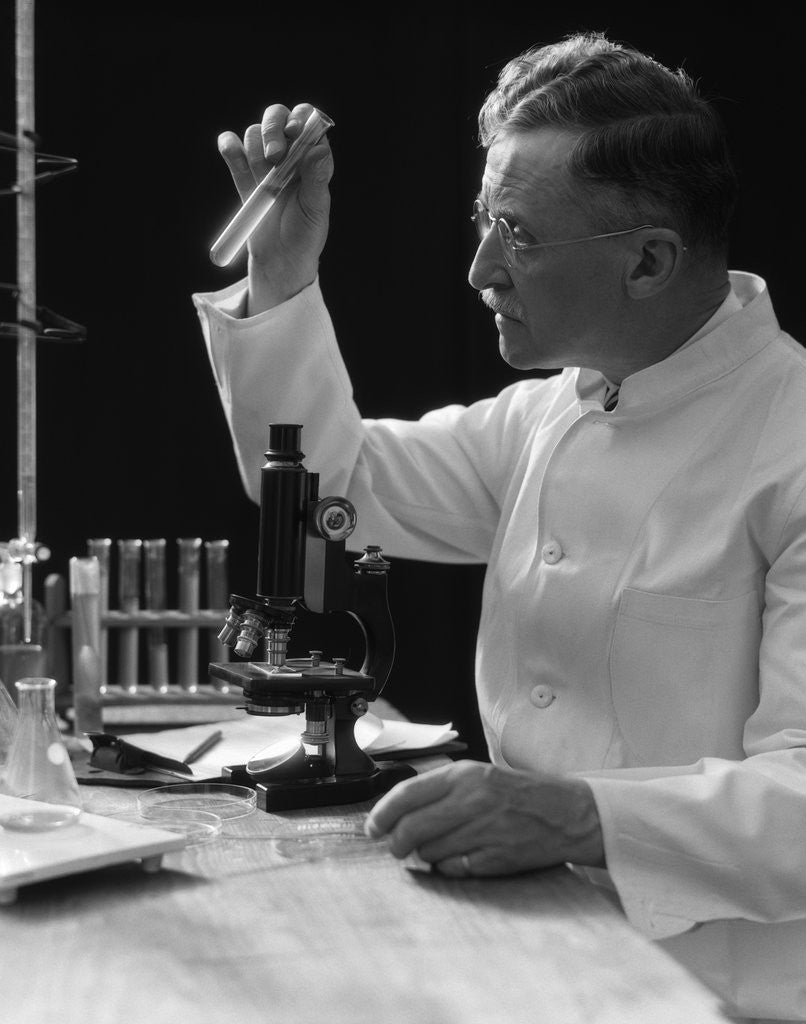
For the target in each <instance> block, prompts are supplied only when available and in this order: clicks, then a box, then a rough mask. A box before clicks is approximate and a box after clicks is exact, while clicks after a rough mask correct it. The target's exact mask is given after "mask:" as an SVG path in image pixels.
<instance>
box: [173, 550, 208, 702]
mask: <svg viewBox="0 0 806 1024" xmlns="http://www.w3.org/2000/svg"><path fill="white" fill-rule="evenodd" d="M176 543H177V544H178V546H179V610H180V612H187V613H188V614H190V615H193V614H194V613H195V612H198V610H199V579H200V572H199V570H200V554H201V544H202V542H201V537H180V538H179V539H178V540H177V542H176ZM177 677H178V679H179V685H180V686H181V687H182V689H183V690H187V691H188V692H190V693H195V692H196V690H197V689H198V685H199V630H198V628H197V627H192V626H185V627H183V628H182V629H180V630H179V645H178V650H177Z"/></svg>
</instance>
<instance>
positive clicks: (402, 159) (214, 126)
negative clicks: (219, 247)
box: [0, 0, 806, 756]
mask: <svg viewBox="0 0 806 1024" xmlns="http://www.w3.org/2000/svg"><path fill="white" fill-rule="evenodd" d="M12 8H13V5H12V4H11V3H10V2H7V3H6V4H5V6H4V9H3V11H2V14H0V46H1V49H0V62H2V67H3V79H2V84H1V85H0V128H3V129H5V130H7V131H13V130H14V59H13V50H14V48H13V30H14V18H13V9H12ZM501 10H502V8H499V7H491V8H490V9H488V10H487V11H486V12H485V13H484V15H483V17H482V16H481V12H480V11H477V12H476V13H475V14H470V13H468V12H467V11H466V10H465V9H464V6H463V5H459V4H452V5H451V4H448V5H442V6H439V5H432V6H426V5H411V4H409V5H403V4H399V5H396V6H392V5H389V6H386V7H384V6H383V5H380V4H378V5H376V6H374V7H366V8H364V7H361V6H360V5H355V4H351V5H338V4H336V5H333V6H331V7H330V8H324V7H316V6H314V7H311V6H310V5H308V6H305V5H299V6H294V5H286V7H285V8H282V9H280V8H279V7H273V6H272V5H269V4H265V3H260V4H259V3H243V2H240V3H239V2H230V3H221V4H219V5H218V6H217V9H215V10H211V9H210V8H209V7H200V6H199V5H185V4H181V3H173V4H172V3H168V2H164V3H162V4H156V3H151V2H148V3H141V4H138V5H131V6H129V5H122V6H121V7H118V6H117V5H114V4H108V5H100V4H99V5H97V6H93V5H91V4H88V3H84V4H78V3H74V4H69V3H56V2H45V0H40V2H39V4H38V5H37V130H38V132H39V134H40V135H41V137H42V147H43V148H44V149H45V150H47V151H49V152H57V153H64V154H67V155H70V156H74V157H77V158H78V159H79V161H80V171H79V172H78V174H76V175H73V176H70V177H66V178H64V179H63V180H61V181H58V182H55V183H52V184H50V185H47V186H45V187H43V188H42V190H41V192H40V194H39V198H38V205H37V221H38V296H39V301H40V302H41V303H44V304H45V305H47V306H49V307H51V308H54V309H56V310H57V311H59V312H61V313H63V314H65V315H67V316H69V317H72V318H74V319H76V320H78V321H80V322H82V323H85V324H86V325H87V327H88V331H89V338H88V341H87V342H86V344H84V345H82V346H61V347H60V346H58V345H55V344H52V345H45V346H41V347H40V355H39V403H40V414H39V530H38V535H39V538H40V539H41V540H42V542H43V543H46V544H47V545H48V546H49V547H50V548H51V549H52V551H53V557H52V560H51V562H50V563H49V564H48V565H47V566H45V567H41V568H39V569H37V576H36V579H37V588H41V583H42V580H43V578H44V576H45V574H46V573H47V572H52V571H56V572H66V569H67V562H68V559H69V557H70V556H71V555H73V554H82V553H83V552H84V540H85V538H87V537H90V536H102V535H103V536H110V537H113V538H117V537H124V536H132V537H134V536H139V537H154V536H165V537H167V538H169V540H172V539H173V538H175V537H179V536H193V535H197V536H201V537H204V538H206V539H208V538H215V537H228V538H230V541H231V564H232V585H233V588H234V589H240V590H242V591H245V592H248V591H250V590H251V589H252V588H253V584H254V575H255V570H254V560H255V541H256V525H257V510H256V508H255V507H254V506H252V505H251V503H250V502H249V501H248V500H247V498H246V497H245V495H244V493H243V491H242V489H241V485H240V482H239V479H238V476H237V472H236V469H235V464H234V459H233V457H232V452H231V447H230V441H229V435H228V432H227V428H226V425H225V422H224V418H223V414H222V412H221V410H220V407H219V403H218V398H217V394H216V392H215V389H214V386H213V383H212V378H211V375H210V372H209V367H208V364H207V357H206V354H205V352H204V350H203V346H202V343H201V337H200V332H199V329H198V323H197V320H196V316H195V312H194V310H193V307H192V305H191V302H190V293H191V292H192V291H195V290H209V289H214V288H217V287H219V286H222V285H225V284H227V283H229V282H230V281H232V280H234V279H235V278H236V277H237V276H239V275H238V270H237V269H236V270H228V271H222V270H220V269H218V268H216V267H214V266H213V265H212V264H211V263H210V262H209V260H208V257H207V249H208V246H209V243H210V242H211V240H212V239H213V238H214V237H215V236H216V235H217V233H218V231H219V230H220V228H221V226H222V225H223V223H225V222H226V220H227V219H228V218H229V216H230V215H231V214H232V212H233V211H234V199H233V193H232V190H231V185H230V181H229V176H228V173H227V171H226V168H225V167H224V165H223V163H222V162H221V160H220V158H219V157H218V155H217V152H216V145H215V140H216V136H217V135H218V133H219V132H220V131H222V130H224V129H225V128H232V129H234V130H237V131H239V132H240V131H242V130H243V129H244V128H245V126H246V125H247V124H248V123H250V121H254V120H259V119H260V115H261V113H262V110H263V107H264V106H265V105H266V104H267V103H268V102H272V101H282V102H285V103H287V104H291V105H292V104H294V103H295V102H298V101H300V100H303V99H306V100H310V101H311V102H313V103H315V104H317V105H318V106H321V107H322V108H323V109H324V110H326V111H327V112H328V113H329V114H330V115H331V116H332V117H333V118H334V119H335V122H336V127H335V128H334V129H333V130H332V132H331V142H332V146H333V149H334V152H335V157H336V162H337V170H336V175H335V178H334V180H333V186H332V190H333V220H332V230H331V235H330V239H329V243H328V247H327V249H326V252H325V255H324V258H323V262H322V268H321V281H322V287H323V290H324V292H325V296H326V299H327V301H328V304H329V307H330V310H331V313H332V315H333V319H334V321H335V324H336V328H337V331H338V332H339V335H340V338H341V341H342V347H343V350H344V353H345V356H346V359H347V363H348V366H349V368H350V370H351V372H352V375H353V380H354V384H355V393H356V398H357V401H358V403H359V406H360V408H361V409H362V411H363V412H364V413H365V414H366V415H369V416H376V415H395V416H403V417H414V416H418V415H420V414H421V413H423V412H424V411H426V410H427V409H429V408H432V407H434V406H436V405H439V404H446V403H448V402H457V401H458V402H463V403H466V402H469V401H472V400H474V399H476V398H479V397H482V396H484V395H488V394H491V393H493V392H495V391H497V390H499V389H500V388H501V387H502V386H504V385H505V384H507V383H509V382H510V381H512V380H514V379H515V376H516V375H515V373H514V371H512V370H510V369H509V368H508V367H506V366H505V365H504V364H503V363H502V362H501V361H500V358H499V356H498V353H497V345H496V332H495V328H494V325H493V324H492V322H491V318H490V316H489V315H488V314H487V313H485V311H484V310H483V307H482V306H481V305H480V304H479V303H478V301H477V300H476V298H475V296H474V293H473V292H472V290H471V289H470V288H469V286H468V285H467V282H466V272H467V266H468V263H469V259H470V257H471V254H472V250H473V241H472V230H471V226H470V223H469V219H468V209H469V206H470V203H471V201H472V199H473V198H474V195H475V192H476V188H477V182H478V178H479V174H480V171H481V168H482V166H483V159H482V156H481V154H480V151H479V149H478V147H477V144H476V138H475V118H476V113H477V110H478V107H479V105H480V103H481V101H482V99H483V97H484V95H485V93H486V92H487V90H488V89H489V87H490V85H491V84H492V82H493V81H494V78H495V76H496V74H497V72H498V70H499V69H500V67H501V65H502V63H503V62H504V61H505V60H506V59H508V58H509V57H511V56H513V55H514V54H515V53H517V52H518V51H520V50H522V49H524V48H526V47H527V46H529V45H531V44H533V43H536V42H546V41H551V40H554V39H556V38H558V37H560V36H562V35H565V34H567V33H569V32H572V31H577V30H580V29H590V28H592V29H601V30H604V31H607V32H608V33H609V34H610V35H611V37H613V38H617V39H621V40H624V41H627V42H629V43H632V44H634V45H636V46H638V47H639V48H642V49H644V50H647V51H648V52H650V53H652V54H654V55H655V56H656V57H657V58H658V59H659V60H661V61H663V62H664V63H667V64H670V65H674V66H678V65H683V66H684V67H686V69H687V70H688V71H689V72H690V73H691V74H692V75H694V77H696V78H698V79H699V80H700V81H701V83H702V85H703V88H704V89H705V91H706V92H707V93H708V94H709V95H710V96H712V97H714V98H715V101H716V102H717V104H718V107H719V109H720V111H721V113H722V116H723V118H724V119H725V121H726V122H727V124H728V127H729V131H730V135H731V139H732V145H733V151H734V154H735V157H736V161H737V164H738V167H739V170H740V174H741V178H742V183H743V193H742V200H741V204H740V207H739V210H738V214H737V218H736V223H735V230H734V243H733V258H732V265H733V266H735V267H739V268H741V269H746V270H752V271H754V272H756V273H759V274H761V275H762V276H764V277H766V279H767V281H768V283H769V286H770V289H771V292H772V297H773V300H774V302H775V304H776V308H777V311H778V315H779V319H780V320H781V322H782V324H783V325H784V327H785V328H787V329H788V330H789V331H790V332H791V333H793V334H795V335H796V336H798V337H799V338H801V339H803V338H804V337H806V331H804V330H803V324H802V319H803V313H802V311H801V308H800V304H797V303H796V294H797V293H796V288H797V285H798V283H799V282H798V281H797V277H798V276H799V271H800V267H799V265H798V262H797V260H796V255H797V253H798V252H799V250H798V249H797V248H796V244H795V240H796V237H797V238H798V239H799V238H800V231H799V224H800V222H801V212H800V208H799V207H798V206H796V193H795V176H796V175H798V178H800V176H801V174H802V171H801V167H800V164H799V157H796V152H798V153H799V149H800V146H799V136H800V134H801V130H802V117H801V114H800V103H799V102H798V95H799V94H800V92H801V90H800V62H801V60H802V57H801V52H800V49H801V48H800V43H799V41H798V37H799V32H798V31H797V30H798V27H799V26H797V25H795V24H794V23H793V22H792V20H791V18H788V17H784V16H783V15H782V14H781V15H776V14H774V13H769V12H768V13H767V14H766V17H765V20H764V22H763V23H760V24H754V25H749V24H740V23H739V22H738V21H736V20H734V21H727V20H726V19H725V18H723V17H716V15H714V16H712V17H709V16H707V15H705V14H704V12H703V9H702V8H699V9H698V8H693V9H691V10H688V11H687V10H685V9H683V8H681V7H676V8H675V10H673V11H672V10H668V11H667V12H666V13H665V14H664V15H663V16H662V17H661V16H660V15H658V14H657V13H648V9H646V8H645V10H644V13H643V14H635V13H627V12H626V11H624V10H623V9H620V7H619V5H611V7H610V8H609V9H607V10H604V9H603V8H602V7H601V6H599V5H596V6H594V5H582V6H579V5H577V6H576V7H574V6H571V7H569V8H568V13H562V12H557V11H549V12H548V13H543V12H541V13H540V14H539V15H528V14H527V13H525V11H524V10H522V11H521V13H520V14H510V15H509V16H508V17H507V18H506V21H505V22H504V21H503V19H501V22H502V23H501V24H499V23H498V22H499V13H500V11H501ZM278 11H279V13H278ZM3 170H4V177H6V178H8V177H10V176H11V175H12V173H13V164H12V163H11V162H10V161H6V162H5V163H4V164H3ZM0 204H2V205H0V232H1V235H0V237H1V238H2V245H0V280H4V281H11V280H13V278H14V275H15V267H14V252H15V247H14V230H15V227H14V224H15V221H14V204H13V201H12V200H8V199H6V200H0ZM2 347H3V351H2V352H0V381H2V400H0V430H2V461H0V538H3V539H6V538H10V537H12V536H15V535H16V532H17V524H16V499H15V491H16V483H15V480H16V476H15V473H16V470H15V431H16V426H15V397H14V387H15V362H14V351H13V349H14V345H13V343H12V342H9V343H4V344H3V346H2ZM309 468H311V469H315V468H316V467H314V466H312V467H309ZM359 514H360V510H359ZM379 542H381V543H382V538H379ZM481 578H482V569H481V568H480V567H445V566H433V565H425V564H421V563H414V562H404V561H397V562H396V563H395V564H394V568H393V574H392V577H391V585H392V603H393V609H394V613H395V618H396V623H397V629H398V635H399V641H400V645H399V652H398V659H397V663H396V667H395V669H394V672H393V675H392V677H391V680H390V683H389V687H388V690H387V695H388V696H389V697H390V698H391V699H392V700H393V701H394V702H395V703H397V704H398V705H399V706H400V707H401V708H402V709H403V710H405V711H407V712H408V713H409V714H411V715H413V716H415V717H418V718H420V719H422V720H428V721H446V720H448V719H451V718H452V719H453V720H454V721H455V722H456V723H457V724H458V726H459V727H460V728H461V729H462V731H463V733H464V735H465V737H466V738H467V739H468V740H469V741H470V743H471V750H472V751H473V752H474V753H476V754H479V755H482V756H483V751H484V748H483V744H482V742H481V738H480V731H479V727H478V721H477V717H476V713H475V710H474V706H473V699H472V661H473V638H474V633H475V627H476V623H477V617H478V599H479V593H480V587H481ZM174 596H175V595H174ZM345 642H346V643H347V644H348V646H352V644H353V640H352V639H350V640H348V641H345ZM328 653H331V654H333V653H339V652H338V651H337V650H333V649H331V650H329V651H328ZM342 653H345V652H342ZM348 653H350V654H351V656H352V655H354V651H352V650H351V651H350V652H348Z"/></svg>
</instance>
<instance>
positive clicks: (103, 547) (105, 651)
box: [87, 537, 112, 693]
mask: <svg viewBox="0 0 806 1024" xmlns="http://www.w3.org/2000/svg"><path fill="white" fill-rule="evenodd" d="M111 550H112V541H111V539H110V538H109V537H91V538H90V539H89V540H88V541H87V555H88V556H89V557H90V558H97V559H98V572H99V575H100V590H99V593H98V611H99V614H100V615H102V616H103V615H106V613H107V612H108V611H109V561H110V554H111ZM100 656H101V693H106V687H107V685H108V682H109V630H107V629H105V628H103V627H102V628H101V640H100Z"/></svg>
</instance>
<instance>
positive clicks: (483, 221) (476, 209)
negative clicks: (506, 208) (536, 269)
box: [470, 199, 653, 268]
mask: <svg viewBox="0 0 806 1024" xmlns="http://www.w3.org/2000/svg"><path fill="white" fill-rule="evenodd" d="M470 219H471V220H472V221H473V223H474V224H475V225H476V231H477V232H478V236H479V241H481V242H483V241H484V239H485V238H486V237H487V235H489V233H490V231H491V230H492V228H493V225H494V226H495V227H496V228H498V237H499V238H500V239H501V248H502V249H503V251H504V259H505V260H506V263H507V266H508V267H514V268H518V267H522V266H523V262H524V261H523V254H524V253H527V252H530V251H531V250H533V249H547V248H549V247H550V246H555V245H575V244H576V243H577V242H595V241H596V240H597V239H598V238H616V237H617V236H618V235H631V234H632V233H633V231H640V230H641V228H651V227H653V225H652V224H639V225H638V226H637V227H634V228H625V229H624V230H623V231H607V232H605V233H604V234H602V235H586V236H585V237H584V238H564V239H562V240H561V241H559V242H522V241H519V240H518V238H517V234H516V233H517V232H518V231H519V230H520V228H519V227H517V226H516V227H514V228H513V227H512V225H511V224H510V223H509V221H508V220H506V219H505V218H504V217H493V215H492V214H491V213H490V211H489V210H488V209H487V207H486V206H485V205H484V203H482V201H481V200H480V199H477V200H476V201H475V202H474V203H473V216H472V217H471V218H470Z"/></svg>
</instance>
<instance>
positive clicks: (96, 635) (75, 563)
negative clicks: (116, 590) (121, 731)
mask: <svg viewBox="0 0 806 1024" xmlns="http://www.w3.org/2000/svg"><path fill="white" fill-rule="evenodd" d="M100 601H101V568H100V563H99V561H98V559H97V558H96V557H95V556H94V555H92V556H90V557H89V558H71V559H70V609H71V620H72V621H71V626H72V630H73V713H74V720H73V728H74V731H75V735H76V736H82V735H83V734H84V733H85V732H103V717H102V712H101V666H102V661H101V609H100Z"/></svg>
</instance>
